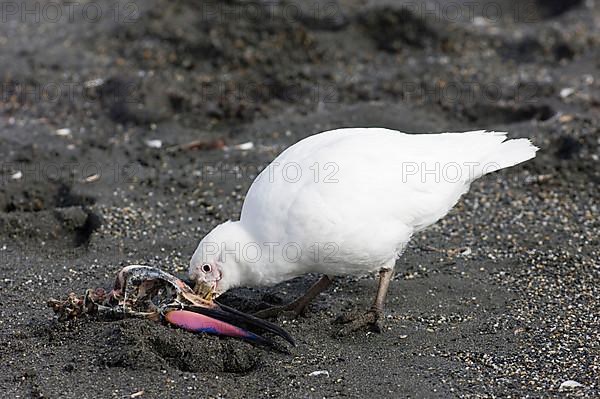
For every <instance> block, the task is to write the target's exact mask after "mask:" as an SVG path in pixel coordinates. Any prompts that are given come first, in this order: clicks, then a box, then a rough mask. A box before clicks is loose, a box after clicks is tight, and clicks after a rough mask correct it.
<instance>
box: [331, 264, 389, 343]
mask: <svg viewBox="0 0 600 399" xmlns="http://www.w3.org/2000/svg"><path fill="white" fill-rule="evenodd" d="M393 276H394V269H381V271H380V272H379V286H378V287H377V295H376V296H375V300H374V301H373V304H372V305H371V308H370V309H369V310H367V311H366V312H365V313H362V314H359V315H358V316H354V315H349V316H342V317H339V318H338V319H337V320H336V322H337V323H338V324H345V325H344V326H343V327H342V328H341V329H340V330H339V331H338V335H339V336H345V335H348V334H349V333H351V332H354V331H357V330H360V329H362V328H364V327H369V328H370V329H371V330H372V331H375V332H381V325H380V321H381V319H382V318H383V308H384V305H385V297H386V295H387V292H388V288H389V287H390V281H391V280H392V277H393Z"/></svg>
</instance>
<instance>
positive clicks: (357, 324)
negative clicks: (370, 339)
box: [334, 309, 383, 337]
mask: <svg viewBox="0 0 600 399" xmlns="http://www.w3.org/2000/svg"><path fill="white" fill-rule="evenodd" d="M382 316H383V315H382V312H381V311H379V310H377V309H369V310H367V311H366V312H363V313H357V312H351V313H347V314H343V315H341V316H339V317H338V318H337V319H335V320H334V324H342V325H343V326H342V328H341V329H340V330H338V332H337V334H336V335H337V336H338V337H345V336H348V335H350V334H351V333H353V332H356V331H358V330H363V329H367V330H368V331H371V332H376V333H380V332H381V331H382V330H383V329H382V327H381V319H382V318H383V317H382Z"/></svg>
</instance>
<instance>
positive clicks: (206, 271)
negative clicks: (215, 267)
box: [202, 265, 211, 273]
mask: <svg viewBox="0 0 600 399" xmlns="http://www.w3.org/2000/svg"><path fill="white" fill-rule="evenodd" d="M210 270H211V267H210V265H202V271H203V272H204V273H210Z"/></svg>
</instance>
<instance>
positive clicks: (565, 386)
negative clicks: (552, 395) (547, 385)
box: [558, 380, 583, 391]
mask: <svg viewBox="0 0 600 399" xmlns="http://www.w3.org/2000/svg"><path fill="white" fill-rule="evenodd" d="M582 386H583V384H581V383H579V382H577V381H574V380H567V381H565V382H563V383H562V384H560V387H559V388H558V390H559V391H565V390H567V389H573V388H580V387H582Z"/></svg>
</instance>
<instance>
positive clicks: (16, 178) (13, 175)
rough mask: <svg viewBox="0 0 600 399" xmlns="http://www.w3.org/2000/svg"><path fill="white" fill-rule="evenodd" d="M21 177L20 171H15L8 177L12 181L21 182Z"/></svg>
mask: <svg viewBox="0 0 600 399" xmlns="http://www.w3.org/2000/svg"><path fill="white" fill-rule="evenodd" d="M22 177H23V172H21V171H20V170H18V171H16V172H15V173H13V174H12V175H10V178H11V179H13V180H21V178H22Z"/></svg>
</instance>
